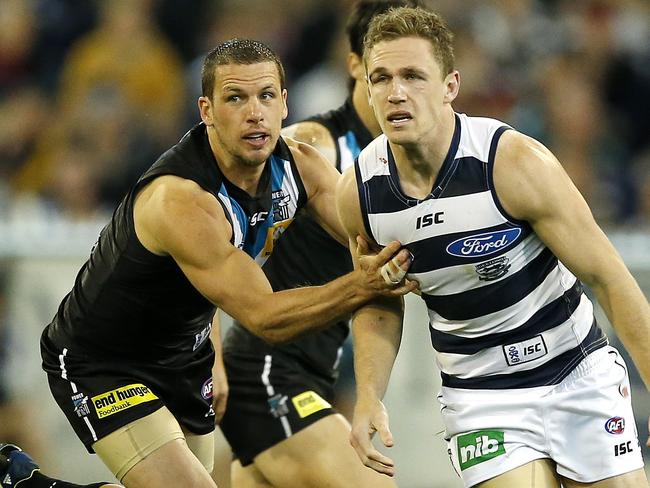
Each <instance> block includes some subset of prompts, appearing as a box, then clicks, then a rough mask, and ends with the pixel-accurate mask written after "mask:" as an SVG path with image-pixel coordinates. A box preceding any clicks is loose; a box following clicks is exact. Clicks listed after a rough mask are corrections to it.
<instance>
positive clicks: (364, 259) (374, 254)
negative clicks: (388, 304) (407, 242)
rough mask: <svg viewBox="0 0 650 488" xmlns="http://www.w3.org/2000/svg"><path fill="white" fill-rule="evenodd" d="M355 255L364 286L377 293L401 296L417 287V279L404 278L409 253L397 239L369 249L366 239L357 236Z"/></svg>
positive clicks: (408, 263) (407, 266) (409, 263)
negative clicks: (377, 248) (381, 246)
mask: <svg viewBox="0 0 650 488" xmlns="http://www.w3.org/2000/svg"><path fill="white" fill-rule="evenodd" d="M357 256H358V257H359V269H360V271H361V272H362V276H363V280H364V287H365V288H366V289H368V290H371V291H373V292H374V293H375V294H377V295H389V296H401V295H405V294H407V293H409V292H411V291H415V290H417V288H418V283H417V281H410V280H407V279H405V278H404V277H405V276H406V272H407V271H408V269H409V266H410V265H411V253H409V252H408V250H406V249H402V244H401V243H400V242H399V241H392V242H390V243H388V244H387V245H386V246H385V247H384V248H383V249H381V250H378V251H377V250H375V249H371V248H370V245H369V243H368V241H367V240H366V239H364V238H363V237H361V236H357Z"/></svg>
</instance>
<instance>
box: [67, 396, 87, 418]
mask: <svg viewBox="0 0 650 488" xmlns="http://www.w3.org/2000/svg"><path fill="white" fill-rule="evenodd" d="M70 399H71V400H72V405H73V407H74V411H75V413H76V414H77V416H78V417H85V416H86V415H88V414H89V413H90V407H89V406H88V395H85V394H84V393H76V394H74V395H72V396H71V397H70Z"/></svg>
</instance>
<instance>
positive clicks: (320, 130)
mask: <svg viewBox="0 0 650 488" xmlns="http://www.w3.org/2000/svg"><path fill="white" fill-rule="evenodd" d="M282 135H283V136H285V137H288V138H291V139H294V140H296V141H299V142H303V143H305V144H309V145H310V146H313V147H315V148H316V149H317V150H318V151H320V152H321V153H322V154H323V155H324V156H325V157H326V158H327V160H328V161H329V162H330V163H332V164H335V163H336V144H335V141H334V139H333V138H332V135H331V134H330V131H329V130H327V128H326V127H325V126H324V125H322V124H319V123H318V122H312V121H305V122H297V123H295V124H292V125H290V126H288V127H285V128H284V129H282Z"/></svg>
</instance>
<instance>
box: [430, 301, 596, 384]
mask: <svg viewBox="0 0 650 488" xmlns="http://www.w3.org/2000/svg"><path fill="white" fill-rule="evenodd" d="M593 313H594V310H593V305H592V303H591V302H590V301H589V299H588V298H587V296H586V295H582V298H581V299H580V305H579V306H578V308H577V309H576V310H575V312H574V313H573V314H572V315H571V317H570V318H569V320H567V321H565V322H563V323H562V324H560V325H558V326H557V327H554V328H552V329H549V330H547V331H545V332H542V333H541V336H542V337H543V340H544V345H545V348H546V351H547V352H546V354H545V355H543V356H541V357H539V358H537V359H533V360H531V361H527V362H522V363H521V364H514V365H513V364H508V363H507V362H506V353H505V351H504V347H506V346H503V345H499V346H495V347H489V348H487V349H483V350H482V351H480V352H477V353H476V354H471V355H466V354H451V353H442V352H439V353H438V354H437V355H436V361H437V363H438V367H439V368H440V369H441V370H442V371H444V372H445V373H447V374H450V375H453V376H457V377H459V378H472V377H475V376H485V375H493V374H500V373H503V372H504V370H506V369H507V370H508V373H516V372H517V371H522V370H527V369H533V368H536V367H538V366H540V365H541V364H544V363H546V362H547V361H550V360H551V359H553V358H554V357H557V356H559V355H560V354H562V353H564V352H565V351H567V350H569V349H572V348H574V347H576V346H578V345H579V344H580V343H581V342H582V340H583V339H584V338H585V337H586V336H587V333H588V332H589V330H590V329H591V324H592V322H593ZM567 327H569V328H570V329H571V331H572V333H571V334H567V333H566V328H567Z"/></svg>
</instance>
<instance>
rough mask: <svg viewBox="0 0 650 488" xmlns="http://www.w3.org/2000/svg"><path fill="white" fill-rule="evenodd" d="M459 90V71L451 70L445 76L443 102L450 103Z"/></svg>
mask: <svg viewBox="0 0 650 488" xmlns="http://www.w3.org/2000/svg"><path fill="white" fill-rule="evenodd" d="M459 90H460V73H459V72H458V71H457V70H454V71H452V72H451V73H449V74H448V75H447V76H446V77H445V96H444V102H445V103H451V102H453V101H454V100H455V99H456V97H457V96H458V92H459Z"/></svg>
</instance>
